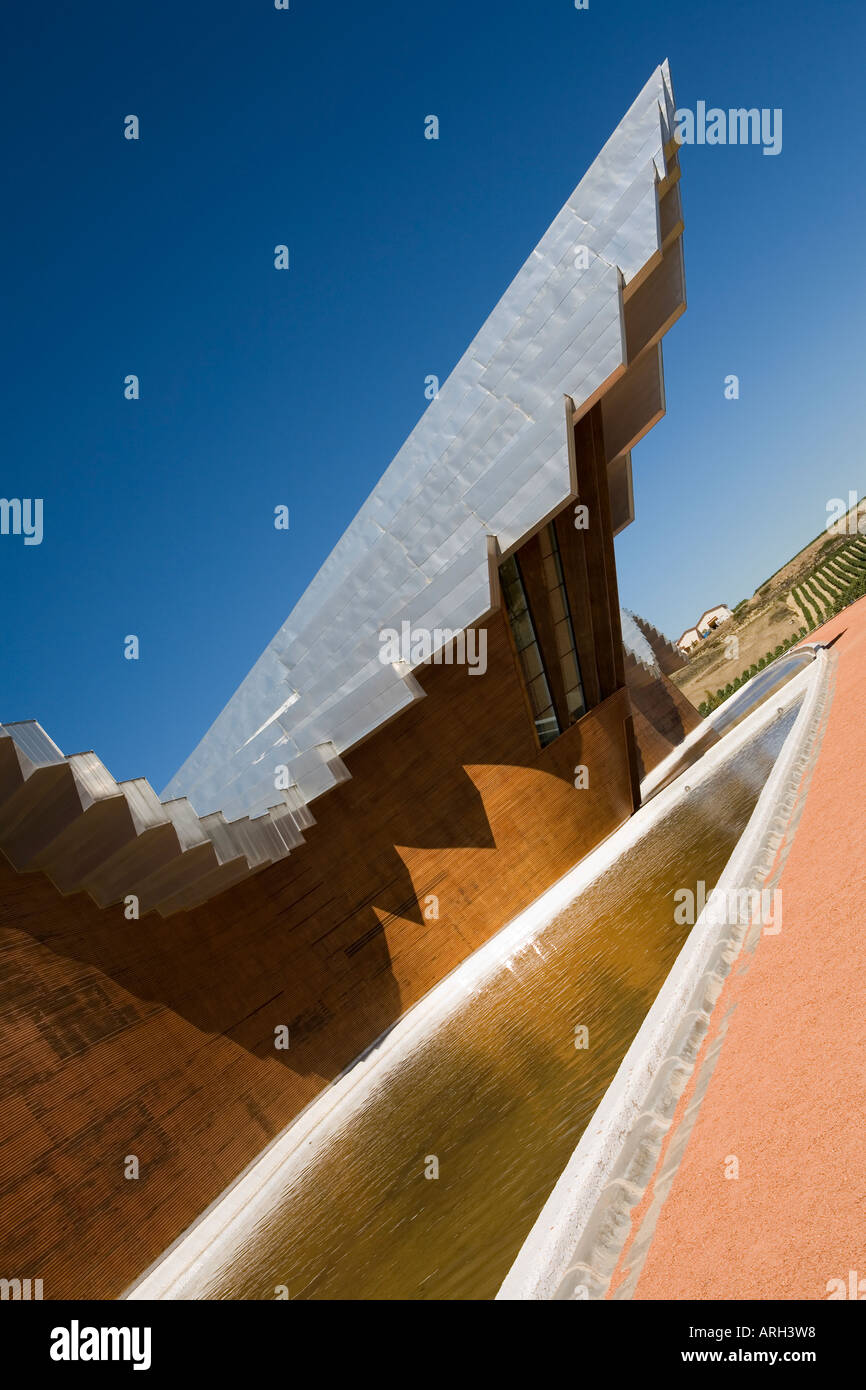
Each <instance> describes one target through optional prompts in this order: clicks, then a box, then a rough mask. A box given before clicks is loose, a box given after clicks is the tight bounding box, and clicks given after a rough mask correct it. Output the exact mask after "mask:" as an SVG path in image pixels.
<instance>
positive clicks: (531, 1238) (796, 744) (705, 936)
mask: <svg viewBox="0 0 866 1390" xmlns="http://www.w3.org/2000/svg"><path fill="white" fill-rule="evenodd" d="M829 666H830V658H829V656H828V655H827V653H826V652H825V651H823V650H819V651H818V652H817V655H816V659H815V662H814V664H813V665H812V666H809V667H807V668H806V670H805V671H803V672H801V673H800V674H799V675H797V676H795V677H794V678H793V679H792V680H791V682H790V683H789V684H788V685H787V686H784V687H783V688H782V689H781V690H779V691H777V692H776V694H775V696H773V697H771V698H770V699H769V700H768V701H767V702H766V703H765V704H763V705H760V706H759V707H758V709H757V710H756V711H755V715H760V714H762V713H763V714H764V716H765V717H766V715H767V713H769V714H770V716H771V717H772V718H775V717H776V714H777V711H778V710H779V708H780V707H781V708H783V709H784V708H789V707H790V705H791V704H792V702H793V700H794V699H795V698H796V697H797V696H798V695H799V694H800V693H801V692H802V691H803V688H804V687H805V690H806V693H805V697H804V699H803V704H802V706H801V708H800V711H799V713H798V715H797V719H796V721H795V723H794V727H793V728H792V730H791V732H790V734H789V735H788V737H787V739H786V740H785V744H784V746H783V748H782V750H781V752H780V753H779V756H778V758H777V759H776V762H775V764H774V766H773V769H772V771H771V773H770V776H769V777H768V779H767V781H766V783H765V785H764V787H763V789H762V791H761V795H760V796H759V798H758V802H757V805H756V806H755V809H754V811H753V812H752V815H751V817H750V819H749V823H748V825H747V826H746V829H745V831H744V832H743V835H742V836H741V837H740V839H739V841H738V842H737V846H736V848H735V849H734V852H733V854H732V855H731V857H730V859H729V860H728V863H727V864H726V866H725V868H724V870H723V871H722V875H721V877H720V879H719V881H718V883H717V885H716V888H717V890H719V891H717V893H716V894H714V895H713V897H712V898H711V899H710V900H709V901H708V903H707V906H706V908H705V909H704V911H703V912H702V913H701V916H700V917H699V918H698V921H697V922H696V923H695V925H694V927H693V928H692V930H691V932H690V933H689V935H688V937H687V939H686V941H685V943H684V945H683V948H682V950H681V951H680V953H679V955H678V956H677V959H676V961H675V962H674V965H673V968H672V970H671V972H670V974H669V975H668V977H667V979H666V980H665V983H664V984H663V985H662V988H661V990H660V991H659V994H658V995H657V997H656V1000H655V1003H654V1004H653V1005H652V1007H651V1009H650V1011H649V1013H648V1014H647V1016H646V1018H645V1019H644V1022H643V1024H642V1025H641V1028H640V1030H639V1032H638V1034H637V1036H636V1037H635V1039H634V1042H633V1043H632V1045H631V1047H630V1048H629V1050H628V1052H627V1053H626V1055H625V1057H624V1058H623V1060H622V1062H621V1064H620V1066H619V1070H618V1071H617V1073H616V1076H615V1077H614V1079H613V1081H612V1082H611V1084H610V1086H609V1087H608V1089H607V1091H606V1092H605V1094H604V1097H603V1099H602V1101H601V1103H600V1105H599V1107H598V1109H597V1110H596V1112H595V1114H594V1115H593V1118H592V1120H591V1121H590V1123H589V1125H588V1126H587V1128H586V1129H585V1130H584V1133H583V1135H582V1137H581V1139H580V1141H579V1143H578V1145H577V1148H576V1149H575V1150H574V1153H573V1154H572V1156H571V1158H570V1160H569V1162H568V1164H567V1166H566V1168H565V1170H564V1171H563V1173H562V1175H561V1176H560V1178H559V1181H558V1182H557V1184H556V1186H555V1188H554V1189H553V1192H552V1193H551V1195H550V1197H549V1198H548V1200H547V1202H546V1203H545V1205H544V1207H543V1208H542V1210H541V1213H540V1215H539V1217H538V1219H537V1221H536V1223H535V1225H534V1226H533V1228H532V1230H531V1231H530V1233H529V1235H528V1236H527V1238H526V1240H525V1242H524V1244H523V1245H522V1247H521V1249H520V1251H519V1253H518V1255H517V1259H516V1260H515V1261H514V1264H513V1265H512V1267H511V1269H510V1270H509V1272H508V1274H507V1275H506V1277H505V1280H504V1281H503V1283H502V1286H501V1288H500V1290H499V1293H498V1294H497V1295H496V1297H497V1299H549V1298H552V1297H553V1295H554V1294H555V1292H556V1290H557V1289H558V1288H559V1285H560V1284H561V1283H562V1280H563V1276H564V1275H565V1273H566V1270H567V1269H568V1268H569V1266H570V1264H571V1262H572V1258H573V1254H574V1252H575V1250H576V1248H577V1246H578V1242H579V1239H580V1236H581V1234H582V1232H583V1231H584V1229H585V1227H586V1225H587V1223H588V1222H589V1220H590V1218H591V1217H592V1215H593V1212H594V1211H595V1210H596V1207H597V1206H598V1204H599V1201H600V1200H603V1198H602V1194H603V1190H604V1188H605V1187H606V1186H607V1185H608V1183H609V1181H610V1179H611V1174H612V1172H613V1169H614V1167H615V1165H616V1163H617V1160H618V1159H619V1157H620V1155H621V1153H622V1151H623V1149H624V1148H625V1146H626V1145H627V1144H628V1142H629V1137H630V1134H631V1132H632V1127H633V1125H634V1124H635V1121H636V1120H637V1119H638V1116H639V1115H641V1114H642V1113H643V1111H644V1110H645V1109H646V1102H647V1098H648V1095H649V1091H650V1088H651V1085H652V1083H653V1081H654V1080H655V1078H656V1076H657V1074H658V1071H659V1068H660V1066H661V1064H662V1062H664V1061H665V1059H666V1058H667V1057H669V1056H670V1055H671V1050H672V1046H673V1043H674V1039H675V1036H676V1033H677V1030H678V1028H679V1027H680V1025H681V1023H682V1021H683V1016H684V1014H685V1013H686V1012H687V1010H688V1008H689V1005H690V1003H691V1001H692V999H693V997H694V994H695V991H696V989H697V987H698V985H699V982H700V980H701V977H702V976H703V974H704V973H705V971H706V969H707V966H708V964H709V962H710V958H711V955H712V953H713V950H714V949H715V947H716V945H717V943H718V940H719V937H720V933H721V932H722V931H724V930H725V917H726V909H725V904H724V894H725V892H726V891H727V890H730V889H732V888H736V887H738V886H739V885H740V884H741V883H743V882H744V881H746V879H747V878H748V877H750V872H749V871H750V870H751V868H752V866H753V864H754V861H755V857H756V853H757V852H758V850H759V848H760V846H761V845H762V843H763V842H764V840H765V837H766V836H767V834H768V832H769V830H770V827H771V824H772V822H773V819H774V818H775V816H776V814H777V812H778V806H779V802H780V799H781V798H782V796H783V794H784V791H785V789H786V787H787V785H788V783H789V781H790V779H791V777H792V774H793V772H794V769H795V765H796V762H797V760H798V758H800V757H802V755H803V748H804V745H805V743H806V742H807V740H808V737H809V734H810V730H811V728H812V726H813V721H814V718H815V715H816V712H817V710H818V707H819V702H820V700H821V699H822V697H823V695H824V693H825V690H826V686H827V677H828V672H829ZM754 717H755V716H754V715H751V716H749V718H747V719H745V720H744V721H743V723H742V724H741V725H739V727H738V728H737V729H735V730H733V731H732V733H731V734H730V735H728V736H727V737H726V738H725V739H724V740H723V741H722V742H721V743H720V744H718V745H717V746H716V747H714V748H713V749H712V750H711V751H710V753H709V754H707V755H706V756H707V757H712V755H713V754H715V753H716V752H717V750H718V749H722V748H724V749H725V753H726V756H727V753H728V750H729V748H730V746H731V745H730V740H732V739H735V738H737V736H739V738H738V742H739V743H742V742H743V741H744V737H743V736H744V734H745V733H746V731H747V730H748V731H749V732H748V735H747V736H748V737H751V736H752V735H753V733H754V726H753V720H754ZM767 722H770V721H769V720H768V721H767ZM750 726H751V727H750ZM702 761H703V760H702ZM695 766H697V764H696V765H695ZM694 770H695V769H694V768H692V769H690V771H691V773H692V775H694ZM678 782H679V779H678ZM678 782H676V783H673V784H672V787H671V788H666V789H665V791H664V792H660V793H659V795H658V796H657V797H656V799H655V801H652V802H651V803H650V806H651V807H652V806H655V804H656V801H661V800H662V799H663V798H664V797H665V796H666V794H667V791H669V790H672V789H673V787H676V786H677V785H678Z"/></svg>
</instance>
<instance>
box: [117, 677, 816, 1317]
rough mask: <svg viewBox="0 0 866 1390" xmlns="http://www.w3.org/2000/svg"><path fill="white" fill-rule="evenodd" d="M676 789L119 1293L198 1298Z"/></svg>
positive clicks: (443, 984)
mask: <svg viewBox="0 0 866 1390" xmlns="http://www.w3.org/2000/svg"><path fill="white" fill-rule="evenodd" d="M812 674H813V671H812V667H809V668H807V670H805V671H804V672H802V673H801V674H800V675H798V676H795V677H794V678H793V679H792V680H791V681H790V682H789V684H788V685H787V686H785V687H783V689H782V690H781V691H779V692H778V693H777V696H776V697H775V698H773V699H771V700H768V701H767V702H766V703H765V704H762V705H760V706H759V707H758V708H757V709H756V710H755V711H754V712H753V713H752V714H751V715H749V716H748V717H747V718H746V719H744V720H743V722H742V724H740V725H738V727H737V728H736V729H734V730H732V731H731V733H730V734H728V735H726V736H725V738H724V739H723V740H720V742H719V743H718V744H717V745H715V746H714V747H713V748H711V749H710V750H709V752H708V753H706V754H704V756H703V757H702V758H701V759H700V760H699V762H698V763H695V764H694V765H693V766H692V767H691V768H689V769H687V773H684V774H683V776H685V775H688V778H689V785H690V786H691V787H695V786H698V785H699V784H700V783H701V782H703V781H704V780H706V778H707V777H709V776H711V775H712V774H713V773H714V772H715V771H716V770H717V768H718V767H719V766H720V765H721V764H722V763H724V762H727V761H728V759H729V758H731V757H732V756H734V755H735V754H736V753H737V752H738V751H739V749H740V748H741V747H743V745H744V744H746V743H748V742H749V741H750V740H751V739H753V738H754V737H755V736H756V734H758V733H759V732H760V731H761V730H762V729H763V728H764V726H766V725H768V724H770V723H772V721H773V720H774V719H775V718H776V715H777V710H778V709H779V708H780V707H782V708H788V707H789V706H790V705H791V704H793V703H795V701H796V700H797V699H798V698H799V697H800V695H801V693H802V691H803V689H804V687H805V686H806V684H807V682H808V679H809V677H810V676H811V675H812ZM792 732H793V731H792ZM685 794H686V793H685V791H684V784H683V781H682V777H680V778H678V779H677V780H676V781H674V782H672V783H671V785H670V786H668V787H665V788H664V790H663V791H661V792H659V794H658V795H657V796H656V797H654V798H653V800H652V801H651V802H650V803H649V804H648V805H647V806H645V807H642V808H641V809H640V810H638V811H637V812H636V813H635V814H634V815H633V816H631V817H630V818H629V819H628V820H627V821H626V822H625V824H624V825H622V826H620V828H619V829H618V830H616V831H615V832H614V833H613V834H612V835H610V836H609V837H608V838H607V839H606V840H605V841H603V843H602V844H600V845H598V846H597V847H596V848H595V849H594V850H592V851H591V852H590V853H589V854H588V855H587V856H586V857H585V858H584V859H582V860H581V861H580V863H579V864H577V865H575V867H574V868H573V869H570V870H569V872H568V873H567V874H565V875H564V877H563V878H561V879H559V880H558V882H556V883H555V884H553V885H552V887H550V888H549V889H548V890H547V891H546V892H545V893H543V894H542V895H541V897H539V898H538V899H536V901H535V902H534V903H532V904H531V905H530V906H529V907H528V908H526V910H525V911H524V912H522V913H520V915H519V916H517V917H515V918H514V920H513V921H512V922H510V923H509V924H508V925H507V926H505V927H502V928H501V930H500V931H498V932H497V933H496V934H495V935H494V936H492V937H491V938H490V940H489V941H487V942H485V943H484V945H483V946H480V947H479V948H478V950H477V951H474V952H473V954H472V955H471V956H469V957H468V959H467V960H465V961H463V962H462V963H461V964H460V965H459V966H457V967H456V968H455V969H454V970H453V971H452V972H451V973H450V974H449V975H446V976H445V978H444V979H443V980H441V981H440V982H439V984H438V985H435V986H434V988H433V989H432V990H430V991H429V993H427V994H426V995H425V996H424V998H423V999H421V1000H419V1001H418V1003H417V1004H415V1005H414V1006H413V1007H412V1008H411V1009H409V1010H408V1011H407V1012H406V1013H405V1014H404V1015H403V1017H402V1018H401V1019H400V1020H399V1021H398V1022H397V1023H396V1024H395V1025H394V1027H393V1028H391V1029H390V1030H389V1031H388V1032H387V1033H386V1034H384V1035H383V1036H382V1038H381V1039H379V1040H378V1041H377V1042H376V1043H374V1044H373V1045H372V1046H371V1047H370V1048H369V1049H367V1051H366V1052H365V1053H364V1054H362V1056H361V1057H360V1058H359V1059H358V1060H357V1061H356V1062H354V1063H353V1064H352V1065H351V1066H350V1068H349V1069H348V1070H347V1071H345V1072H344V1073H343V1075H342V1076H340V1077H338V1078H337V1079H336V1080H335V1081H334V1082H333V1083H332V1084H331V1085H330V1086H328V1087H327V1089H326V1090H324V1091H323V1092H322V1093H321V1094H320V1095H319V1096H317V1097H316V1098H315V1099H314V1100H313V1101H312V1102H311V1103H310V1104H309V1105H308V1106H307V1107H306V1108H305V1109H304V1110H303V1111H301V1113H300V1114H299V1115H298V1116H297V1117H296V1118H295V1119H294V1120H293V1121H292V1122H291V1123H290V1124H289V1125H288V1126H287V1128H286V1129H284V1130H283V1131H282V1133H281V1134H279V1135H278V1136H277V1137H276V1138H275V1139H274V1140H272V1141H271V1143H270V1144H269V1145H268V1146H267V1147H266V1148H265V1149H264V1150H263V1152H262V1153H261V1154H259V1155H258V1156H257V1157H256V1158H255V1159H253V1161H252V1163H251V1164H249V1165H248V1166H247V1168H246V1169H244V1171H243V1172H242V1173H241V1174H240V1175H239V1176H238V1177H237V1178H236V1179H235V1181H234V1182H233V1183H231V1184H230V1185H229V1186H228V1187H227V1188H226V1189H225V1191H224V1192H222V1193H221V1194H220V1196H219V1197H218V1198H217V1199H216V1200H215V1201H214V1202H212V1203H211V1205H210V1206H209V1207H208V1208H207V1209H206V1210H205V1211H204V1212H203V1213H202V1215H201V1216H200V1217H199V1218H198V1219H197V1220H196V1221H195V1222H193V1224H192V1225H191V1226H190V1227H189V1228H188V1229H187V1230H186V1231H185V1232H184V1233H183V1234H182V1235H181V1236H179V1237H178V1239H177V1240H176V1241H175V1242H174V1243H173V1244H172V1245H171V1246H169V1248H168V1250H166V1251H165V1252H164V1253H163V1254H162V1255H161V1256H160V1257H159V1259H158V1260H157V1261H155V1263H154V1264H153V1265H151V1266H150V1268H149V1269H148V1270H146V1271H145V1272H144V1274H142V1275H141V1277H140V1278H139V1279H138V1280H136V1282H135V1283H134V1284H132V1285H131V1286H130V1288H129V1289H127V1290H126V1292H125V1293H124V1294H122V1295H121V1298H126V1299H134V1300H147V1299H184V1298H186V1299H194V1298H200V1297H206V1296H207V1295H206V1293H205V1292H203V1290H204V1289H205V1287H206V1285H207V1284H208V1282H209V1280H210V1279H213V1278H215V1277H216V1276H217V1275H218V1271H219V1270H220V1269H221V1268H223V1267H224V1266H225V1265H226V1264H227V1263H229V1262H230V1260H231V1258H232V1255H233V1252H234V1251H236V1250H237V1249H238V1247H239V1246H241V1245H242V1244H243V1243H244V1241H245V1239H246V1236H247V1234H248V1232H249V1231H250V1230H251V1229H252V1228H253V1227H254V1226H255V1225H256V1224H257V1223H258V1222H260V1221H261V1220H262V1219H263V1218H265V1217H266V1216H267V1213H268V1212H269V1211H270V1210H273V1208H274V1206H275V1205H276V1204H277V1202H278V1201H279V1200H280V1198H281V1196H282V1194H283V1193H284V1191H285V1189H286V1186H287V1184H288V1183H289V1181H290V1180H291V1176H292V1173H293V1172H295V1171H297V1170H299V1169H300V1168H302V1167H303V1166H304V1165H305V1164H306V1163H307V1162H308V1161H309V1159H310V1157H311V1156H312V1155H313V1154H314V1153H315V1152H316V1151H317V1150H318V1149H319V1148H320V1147H321V1146H322V1145H323V1144H325V1143H326V1142H327V1141H328V1140H329V1139H330V1138H331V1136H332V1135H333V1134H334V1133H335V1131H337V1130H338V1129H340V1128H341V1127H342V1126H343V1125H345V1123H346V1120H347V1117H348V1116H349V1115H350V1114H351V1113H352V1112H354V1111H356V1110H357V1109H359V1108H360V1107H361V1106H362V1105H363V1104H364V1103H365V1101H366V1100H367V1098H368V1097H369V1096H370V1095H371V1094H372V1093H373V1091H375V1090H376V1089H377V1088H378V1087H379V1086H381V1085H382V1083H383V1082H384V1081H385V1079H386V1078H387V1076H388V1075H389V1074H390V1073H391V1072H392V1071H393V1070H394V1069H395V1068H397V1067H399V1066H402V1064H403V1063H404V1061H405V1059H406V1057H407V1056H408V1055H409V1054H410V1053H411V1052H412V1051H413V1050H414V1049H415V1048H417V1047H419V1046H422V1045H423V1044H424V1043H425V1042H426V1041H427V1040H428V1038H429V1037H430V1035H431V1034H432V1033H433V1031H434V1030H435V1029H436V1028H437V1027H438V1026H439V1025H440V1024H441V1023H442V1021H443V1020H444V1019H445V1018H447V1017H448V1016H449V1015H451V1014H453V1013H454V1012H455V1011H456V1010H457V1009H458V1008H460V1007H461V1006H462V1005H463V1004H464V1002H465V1001H466V999H467V997H469V996H471V995H472V994H473V992H475V991H476V990H478V989H479V988H480V987H481V986H483V985H484V984H485V983H486V982H487V980H488V979H489V978H490V976H492V975H493V974H494V972H495V971H497V970H498V969H500V968H501V966H502V964H503V962H504V961H506V960H508V958H509V957H510V956H511V955H512V954H513V953H514V952H515V951H517V950H520V949H522V948H523V947H524V946H525V945H527V944H528V942H530V941H531V940H532V939H533V938H534V937H535V936H537V935H538V933H539V932H540V931H542V930H543V929H544V928H545V927H546V926H548V925H549V923H550V922H551V921H552V920H553V919H554V918H555V917H556V916H557V915H558V914H559V913H560V912H562V911H563V910H564V909H565V908H566V907H568V905H569V904H570V903H571V902H572V901H573V900H574V899H575V897H577V895H578V894H579V893H581V892H582V891H583V889H584V888H586V887H587V886H588V885H589V884H590V883H591V882H592V881H593V880H594V879H595V878H597V877H598V876H599V875H600V874H602V873H604V872H605V871H606V870H607V869H608V868H610V866H611V865H612V864H614V863H615V862H616V860H617V859H619V858H620V856H621V855H622V854H624V853H625V852H626V851H627V850H628V849H629V848H630V847H631V846H632V845H634V843H635V842H636V841H637V840H639V839H640V838H642V837H643V836H644V835H645V834H646V833H647V832H648V831H649V830H650V829H651V828H652V827H653V826H654V825H656V824H657V823H658V822H659V821H660V820H662V819H663V817H664V816H666V815H667V814H668V813H669V812H670V810H671V808H672V807H673V805H674V804H675V803H676V802H678V801H679V800H680V799H681V797H682V796H684V795H685ZM695 930H697V928H695ZM602 1104H604V1102H602ZM530 1238H531V1237H530ZM527 1296H530V1295H527Z"/></svg>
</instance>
